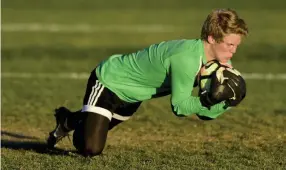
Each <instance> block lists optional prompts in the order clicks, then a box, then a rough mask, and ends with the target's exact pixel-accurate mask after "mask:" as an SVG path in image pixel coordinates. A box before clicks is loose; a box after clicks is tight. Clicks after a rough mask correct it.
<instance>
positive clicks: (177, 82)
mask: <svg viewBox="0 0 286 170" xmlns="http://www.w3.org/2000/svg"><path fill="white" fill-rule="evenodd" d="M202 63H206V56H205V54H204V47H203V41H202V40H200V39H193V40H185V39H183V40H172V41H164V42H161V43H158V44H153V45H151V46H150V47H148V48H145V49H143V50H140V51H138V52H135V53H130V54H117V55H113V56H111V57H109V58H108V59H107V60H104V61H103V62H101V63H100V64H99V65H98V67H97V68H96V75H97V77H98V79H99V80H100V81H101V82H102V84H103V85H104V86H105V87H107V88H108V89H110V90H111V91H113V92H114V93H115V94H116V95H117V96H118V97H119V98H120V99H122V100H124V101H126V102H131V103H132V102H138V101H144V100H148V99H151V98H153V97H156V96H162V95H166V94H171V104H172V108H173V112H174V113H176V114H177V115H191V114H193V113H195V114H199V115H201V116H207V117H210V118H216V117H217V116H218V115H220V114H222V113H223V112H224V111H225V109H223V106H224V103H223V102H222V103H219V104H216V105H214V106H212V107H211V109H210V110H208V109H207V108H205V107H203V106H202V105H201V102H200V99H199V97H196V96H192V91H193V85H194V83H195V81H196V75H197V74H198V72H199V70H200V68H201V66H202Z"/></svg>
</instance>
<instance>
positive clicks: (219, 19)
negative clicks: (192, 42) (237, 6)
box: [201, 9, 248, 42]
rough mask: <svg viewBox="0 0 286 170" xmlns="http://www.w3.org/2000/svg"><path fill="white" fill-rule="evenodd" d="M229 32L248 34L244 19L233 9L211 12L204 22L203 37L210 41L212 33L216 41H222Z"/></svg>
mask: <svg viewBox="0 0 286 170" xmlns="http://www.w3.org/2000/svg"><path fill="white" fill-rule="evenodd" d="M227 34H240V35H242V36H247V34H248V28H247V25H246V23H245V22H244V20H243V19H241V18H240V17H239V16H238V15H237V13H236V12H235V11H234V10H231V9H219V10H215V11H213V12H211V13H210V14H209V15H208V16H207V19H206V20H205V22H204V24H203V27H202V31H201V39H202V40H205V41H208V36H209V35H211V36H212V37H213V38H214V39H215V40H216V42H221V41H222V40H223V38H224V36H225V35H227Z"/></svg>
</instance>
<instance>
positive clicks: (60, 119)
mask: <svg viewBox="0 0 286 170" xmlns="http://www.w3.org/2000/svg"><path fill="white" fill-rule="evenodd" d="M70 113H71V112H70V110H68V109H67V108H65V107H60V108H58V109H55V117H56V122H57V124H56V128H55V129H54V130H53V131H51V132H50V133H49V137H48V139H47V144H48V147H49V148H54V147H55V145H56V144H57V143H58V142H59V141H60V140H62V139H63V138H64V137H66V136H68V135H69V132H70V131H71V130H69V129H67V128H66V127H65V123H66V120H67V117H68V114H70Z"/></svg>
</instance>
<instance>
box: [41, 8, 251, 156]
mask: <svg viewBox="0 0 286 170" xmlns="http://www.w3.org/2000/svg"><path fill="white" fill-rule="evenodd" d="M247 34H248V28H247V25H246V23H245V22H244V20H243V19H241V18H240V17H239V16H238V15H237V13H236V12H235V11H234V10H231V9H219V10H215V11H212V12H211V13H210V14H209V15H208V16H207V18H206V20H205V22H204V24H203V26H202V30H201V38H200V39H181V40H171V41H164V42H161V43H158V44H153V45H151V46H149V47H147V48H145V49H142V50H139V51H137V52H134V53H130V54H117V55H112V56H111V57H109V58H107V59H106V60H104V61H102V62H101V63H100V64H99V65H98V66H97V67H96V68H95V69H94V70H93V71H92V72H91V74H90V77H89V79H88V82H87V88H86V93H85V96H84V99H83V107H82V109H81V110H79V111H76V112H71V111H70V110H68V109H67V108H65V107H60V108H58V109H56V110H55V117H56V121H57V122H56V128H55V130H53V131H52V132H50V134H49V138H48V140H47V142H48V146H49V147H51V148H52V147H54V146H55V144H56V143H57V142H58V141H59V140H61V139H62V138H63V137H65V136H67V135H68V133H69V132H70V131H72V130H74V134H73V144H74V146H75V148H76V149H77V150H78V152H79V153H80V154H82V155H84V156H95V155H98V154H100V153H101V152H102V151H103V149H104V146H105V142H106V137H107V133H108V130H110V129H112V128H113V127H114V126H116V125H118V124H119V123H121V122H123V121H126V120H128V119H129V118H130V117H131V116H132V115H133V113H134V112H136V110H137V109H138V107H139V106H140V104H141V102H142V101H145V100H149V99H152V98H154V97H160V96H165V95H171V107H172V110H173V112H174V113H175V114H176V115H178V116H189V115H192V114H196V115H198V116H199V117H200V118H201V119H214V118H217V117H218V116H219V115H221V114H222V113H224V112H225V110H226V108H227V107H226V102H225V101H222V102H219V103H217V104H215V103H212V102H211V101H209V98H208V97H206V96H208V95H202V96H198V97H197V96H192V90H193V87H194V84H196V81H197V78H196V77H197V75H198V74H199V72H200V70H201V68H203V67H202V66H203V65H204V64H206V63H207V62H208V61H211V60H218V61H219V62H220V63H225V64H226V63H228V62H229V61H230V59H231V58H232V57H233V55H234V54H235V52H236V49H237V47H238V46H239V45H240V43H241V41H242V38H243V37H244V36H246V35H247ZM203 69H204V68H203ZM237 100H242V98H238V99H237ZM237 103H239V101H238V102H237ZM230 106H234V105H230Z"/></svg>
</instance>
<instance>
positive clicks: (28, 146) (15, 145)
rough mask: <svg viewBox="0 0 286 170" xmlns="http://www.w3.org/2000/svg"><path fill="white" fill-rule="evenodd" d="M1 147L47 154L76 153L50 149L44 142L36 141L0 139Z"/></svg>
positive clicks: (70, 154) (65, 154) (73, 154)
mask: <svg viewBox="0 0 286 170" xmlns="http://www.w3.org/2000/svg"><path fill="white" fill-rule="evenodd" d="M1 148H7V149H13V150H27V151H34V152H37V153H41V154H49V155H62V156H75V154H76V152H75V151H68V150H63V149H59V148H52V149H50V148H48V146H47V144H46V143H44V142H36V141H13V140H5V139H1Z"/></svg>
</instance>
